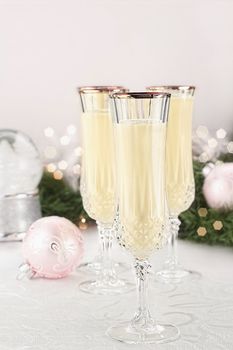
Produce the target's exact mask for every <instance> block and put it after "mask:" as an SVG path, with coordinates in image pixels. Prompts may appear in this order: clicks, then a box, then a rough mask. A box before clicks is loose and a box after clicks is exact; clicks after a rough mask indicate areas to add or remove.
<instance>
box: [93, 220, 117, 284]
mask: <svg viewBox="0 0 233 350" xmlns="http://www.w3.org/2000/svg"><path fill="white" fill-rule="evenodd" d="M97 225H98V231H99V237H100V242H101V247H102V249H101V253H102V258H103V266H102V269H101V270H100V278H101V279H102V280H103V281H105V282H110V281H111V280H114V279H115V278H116V271H115V269H114V266H113V262H112V257H111V255H112V253H111V252H112V243H113V239H114V235H113V229H112V227H110V226H106V225H103V224H101V223H100V222H97Z"/></svg>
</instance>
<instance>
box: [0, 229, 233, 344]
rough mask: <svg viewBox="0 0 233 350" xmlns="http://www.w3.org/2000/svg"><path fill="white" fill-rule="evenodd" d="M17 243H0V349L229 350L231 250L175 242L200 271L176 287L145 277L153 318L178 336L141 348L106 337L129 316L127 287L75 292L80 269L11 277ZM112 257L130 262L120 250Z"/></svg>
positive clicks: (232, 328) (89, 235)
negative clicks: (123, 291) (61, 274)
mask: <svg viewBox="0 0 233 350" xmlns="http://www.w3.org/2000/svg"><path fill="white" fill-rule="evenodd" d="M84 235H85V249H86V254H85V259H88V258H89V257H92V256H93V254H94V252H95V248H96V238H97V237H96V233H95V230H94V229H91V230H88V231H86V232H84ZM20 247H21V244H20V243H1V244H0V350H25V349H30V350H125V349H132V348H133V349H136V350H137V349H140V350H144V349H161V350H217V349H219V350H220V349H221V350H232V349H233V250H232V249H228V248H220V247H209V246H204V245H198V244H194V243H188V242H182V241H181V242H179V252H180V260H181V262H182V263H183V264H184V265H185V266H186V267H187V268H190V269H195V270H197V271H200V272H201V273H202V278H201V279H199V280H195V281H193V282H190V283H182V284H180V285H176V286H173V285H163V284H159V283H155V282H154V281H153V280H151V286H150V301H151V311H152V313H153V316H155V317H156V318H157V319H159V320H161V321H162V322H171V323H174V324H176V325H177V326H178V327H179V328H180V331H181V336H180V338H179V339H178V340H177V341H175V342H172V343H167V344H162V345H159V346H155V345H145V346H144V345H126V344H123V343H118V342H117V341H114V340H111V339H109V338H108V337H107V336H106V335H105V330H106V329H107V328H108V327H109V326H110V325H112V324H113V323H115V322H116V321H118V320H125V319H130V318H131V317H132V315H133V312H134V311H135V307H136V298H135V293H134V292H132V293H129V294H127V295H122V296H115V297H105V296H93V295H88V294H85V293H82V292H80V291H79V287H78V285H79V283H80V281H82V280H84V279H86V278H87V276H85V275H84V274H82V273H80V272H77V273H74V274H72V275H70V276H69V277H68V278H65V279H62V280H45V279H35V280H26V279H25V280H22V281H18V280H16V278H15V277H16V274H17V267H18V265H19V264H20V263H21V261H22V258H21V253H20ZM165 253H166V252H165V250H163V251H161V252H159V253H157V254H155V257H154V258H153V267H154V269H159V268H160V266H161V263H162V261H163V258H164V256H165ZM114 255H115V256H118V257H119V258H121V259H122V260H125V261H130V259H129V257H128V256H127V254H126V253H124V252H123V251H122V250H119V248H115V251H114ZM129 275H131V276H133V274H132V273H130V274H129ZM125 276H128V275H127V274H126V275H125Z"/></svg>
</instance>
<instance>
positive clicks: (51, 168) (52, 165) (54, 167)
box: [46, 163, 57, 173]
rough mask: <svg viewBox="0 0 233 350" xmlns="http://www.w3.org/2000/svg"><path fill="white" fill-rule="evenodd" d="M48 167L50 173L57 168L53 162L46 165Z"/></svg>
mask: <svg viewBox="0 0 233 350" xmlns="http://www.w3.org/2000/svg"><path fill="white" fill-rule="evenodd" d="M46 169H47V171H48V172H49V173H53V172H54V171H55V170H56V169H57V166H56V165H55V164H53V163H49V164H48V165H47V166H46Z"/></svg>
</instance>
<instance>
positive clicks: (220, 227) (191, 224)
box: [179, 153, 233, 246]
mask: <svg viewBox="0 0 233 350" xmlns="http://www.w3.org/2000/svg"><path fill="white" fill-rule="evenodd" d="M219 160H222V161H224V162H233V154H230V153H228V154H225V155H223V156H221V157H220V159H219ZM204 166H205V164H203V163H199V162H194V177H195V191H196V193H195V200H194V202H193V204H192V206H191V207H190V208H189V209H188V210H187V211H186V212H184V213H183V214H181V215H180V220H181V226H180V233H179V237H180V238H183V239H188V240H191V241H196V242H203V243H208V244H211V245H213V244H221V245H226V246H233V211H228V212H227V211H225V212H224V211H221V212H220V211H217V210H214V209H211V208H209V207H208V205H207V203H206V200H205V198H204V196H203V193H202V186H203V181H204V176H203V174H202V169H203V167H204ZM200 208H206V209H207V212H206V214H207V215H206V216H200V215H199V213H198V211H199V210H200ZM216 221H217V226H216ZM216 227H217V229H216ZM200 228H201V232H199V234H198V230H199V229H200ZM200 234H201V235H200Z"/></svg>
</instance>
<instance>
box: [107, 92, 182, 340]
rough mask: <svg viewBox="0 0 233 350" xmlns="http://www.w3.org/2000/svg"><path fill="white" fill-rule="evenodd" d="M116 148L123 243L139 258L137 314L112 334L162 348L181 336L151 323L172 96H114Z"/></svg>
mask: <svg viewBox="0 0 233 350" xmlns="http://www.w3.org/2000/svg"><path fill="white" fill-rule="evenodd" d="M112 98H113V105H114V109H115V116H114V127H115V135H116V136H115V139H116V148H117V201H118V205H119V226H120V230H119V237H118V239H119V240H120V244H121V245H123V246H124V247H126V249H128V250H129V251H130V253H131V254H132V255H133V257H134V258H135V272H136V278H137V286H138V302H139V306H138V310H137V312H136V313H135V316H134V317H133V319H132V320H131V321H129V322H122V323H119V324H118V325H115V326H113V327H111V328H109V329H108V330H107V334H108V335H109V336H111V337H112V338H114V339H116V340H119V341H122V342H125V343H131V344H132V343H162V342H167V341H172V340H174V339H176V338H177V337H178V335H179V331H178V329H177V328H176V327H175V326H172V325H169V324H158V323H157V322H156V321H155V320H154V319H152V317H151V315H150V312H149V309H148V300H147V288H148V287H147V283H148V273H149V269H150V263H149V261H148V258H149V257H150V255H151V254H152V252H153V251H155V250H156V249H159V248H160V247H161V246H162V245H163V244H164V243H165V242H166V240H167V230H166V228H165V226H166V222H167V217H168V213H167V203H166V191H165V140H166V122H167V113H168V107H169V98H170V95H169V94H167V93H156V92H128V93H114V94H113V95H112Z"/></svg>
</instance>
